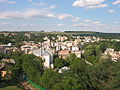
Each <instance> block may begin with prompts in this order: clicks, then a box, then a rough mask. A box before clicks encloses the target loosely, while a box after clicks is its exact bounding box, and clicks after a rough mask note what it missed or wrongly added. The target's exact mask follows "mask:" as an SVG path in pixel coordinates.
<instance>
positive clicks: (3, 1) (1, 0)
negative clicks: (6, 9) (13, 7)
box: [0, 0, 16, 4]
mask: <svg viewBox="0 0 120 90" xmlns="http://www.w3.org/2000/svg"><path fill="white" fill-rule="evenodd" d="M0 3H8V4H16V1H11V0H0Z"/></svg>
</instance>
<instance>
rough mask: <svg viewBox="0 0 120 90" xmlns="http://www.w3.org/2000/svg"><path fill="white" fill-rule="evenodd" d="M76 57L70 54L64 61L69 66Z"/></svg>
mask: <svg viewBox="0 0 120 90" xmlns="http://www.w3.org/2000/svg"><path fill="white" fill-rule="evenodd" d="M76 58H77V57H76V55H75V54H73V53H71V54H69V56H68V57H67V58H66V61H67V62H68V64H71V63H72V62H73V61H74V60H75V59H76Z"/></svg>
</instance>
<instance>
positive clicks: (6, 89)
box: [0, 86, 22, 90]
mask: <svg viewBox="0 0 120 90" xmlns="http://www.w3.org/2000/svg"><path fill="white" fill-rule="evenodd" d="M0 90H22V89H21V88H18V87H17V86H6V87H4V88H0Z"/></svg>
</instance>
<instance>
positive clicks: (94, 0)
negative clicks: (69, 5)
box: [73, 0, 107, 8]
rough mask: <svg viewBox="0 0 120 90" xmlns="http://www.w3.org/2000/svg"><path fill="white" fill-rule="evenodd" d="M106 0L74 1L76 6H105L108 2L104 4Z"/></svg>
mask: <svg viewBox="0 0 120 90" xmlns="http://www.w3.org/2000/svg"><path fill="white" fill-rule="evenodd" d="M103 2H105V0H76V1H75V2H73V6H74V7H85V8H104V7H107V4H103Z"/></svg>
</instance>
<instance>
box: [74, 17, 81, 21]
mask: <svg viewBox="0 0 120 90" xmlns="http://www.w3.org/2000/svg"><path fill="white" fill-rule="evenodd" d="M79 20H80V18H79V17H74V18H73V19H72V21H79Z"/></svg>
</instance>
